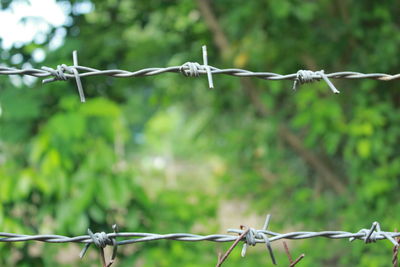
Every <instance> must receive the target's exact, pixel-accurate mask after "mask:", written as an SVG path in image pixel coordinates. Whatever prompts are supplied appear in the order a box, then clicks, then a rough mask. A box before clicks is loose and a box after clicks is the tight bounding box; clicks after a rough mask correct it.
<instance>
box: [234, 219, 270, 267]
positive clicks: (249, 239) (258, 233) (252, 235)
mask: <svg viewBox="0 0 400 267" xmlns="http://www.w3.org/2000/svg"><path fill="white" fill-rule="evenodd" d="M270 219H271V215H269V214H268V215H267V218H266V219H265V223H264V227H263V228H262V230H255V229H253V228H249V230H248V232H247V234H246V235H245V237H244V238H245V241H244V242H245V243H244V244H243V248H242V253H241V255H242V257H244V256H245V255H246V251H247V246H255V245H256V243H257V239H263V240H264V242H265V245H266V246H267V250H268V253H269V256H270V257H271V261H272V263H273V264H275V265H276V260H275V256H274V252H273V251H272V246H271V242H270V241H269V238H268V236H267V235H266V234H265V233H264V232H265V231H267V228H268V225H269V221H270Z"/></svg>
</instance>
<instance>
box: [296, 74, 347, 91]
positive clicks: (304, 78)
mask: <svg viewBox="0 0 400 267" xmlns="http://www.w3.org/2000/svg"><path fill="white" fill-rule="evenodd" d="M321 79H323V80H324V81H325V82H326V83H327V84H328V86H329V88H330V89H331V90H332V92H333V93H335V94H338V93H340V91H339V90H337V89H336V87H335V86H334V85H333V84H332V82H331V81H330V80H329V79H328V76H326V74H325V72H324V70H320V71H311V70H299V71H298V72H297V74H296V78H295V79H294V83H293V90H296V89H297V87H298V85H299V84H300V85H301V84H304V83H311V82H314V81H320V80H321Z"/></svg>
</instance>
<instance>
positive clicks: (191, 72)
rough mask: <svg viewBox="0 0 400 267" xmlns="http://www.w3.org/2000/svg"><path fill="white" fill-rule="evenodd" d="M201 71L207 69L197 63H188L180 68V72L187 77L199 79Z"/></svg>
mask: <svg viewBox="0 0 400 267" xmlns="http://www.w3.org/2000/svg"><path fill="white" fill-rule="evenodd" d="M201 70H205V68H204V67H203V66H202V65H200V64H199V63H197V62H186V63H185V64H183V65H182V66H181V67H180V68H179V71H180V72H181V73H182V74H183V75H185V76H186V77H199V76H200V71H201Z"/></svg>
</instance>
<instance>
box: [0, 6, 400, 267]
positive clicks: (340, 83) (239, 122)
mask: <svg viewBox="0 0 400 267" xmlns="http://www.w3.org/2000/svg"><path fill="white" fill-rule="evenodd" d="M1 9H2V11H1V12H0V23H1V25H2V26H1V28H0V47H1V48H0V49H1V50H0V57H1V60H0V64H1V65H5V66H13V67H17V68H30V67H34V68H40V67H41V66H49V67H52V68H55V67H56V66H57V65H58V64H62V63H65V64H67V65H71V64H72V51H73V50H75V49H76V50H78V56H79V63H80V64H81V65H83V66H89V67H94V68H98V69H113V68H118V69H125V70H138V69H141V68H147V67H165V66H174V65H181V64H183V63H185V62H187V61H192V62H193V61H197V62H200V63H201V62H202V55H201V46H202V45H203V44H205V45H207V47H208V60H209V64H210V65H213V66H216V67H219V68H231V67H235V68H245V69H249V70H253V71H267V72H275V73H280V74H288V73H295V72H297V71H298V70H299V69H311V70H321V69H324V70H325V72H327V73H330V72H335V71H345V70H352V71H359V72H365V73H369V72H379V73H391V74H394V73H398V72H399V70H400V61H399V59H400V58H399V50H400V16H399V15H398V14H399V13H400V4H399V2H398V1H395V0H388V1H355V0H337V1H328V0H323V1H312V0H307V1H300V0H268V1H267V0H265V1H239V0H229V1H228V0H219V1H210V0H197V1H189V0H183V1H172V0H169V1H161V0H150V1H144V0H142V1H130V0H103V1H100V0H90V1H89V0H83V1H80V0H77V1H55V0H40V1H39V0H31V1H27V0H15V1H12V0H1ZM213 77H214V83H215V90H209V89H208V83H207V78H206V77H205V76H202V77H200V78H188V77H184V76H183V75H179V74H163V75H158V76H152V77H138V78H129V79H117V78H111V77H100V76H98V77H86V78H82V82H83V85H84V89H85V93H86V97H87V102H86V103H84V104H81V103H80V102H79V97H78V94H77V89H76V85H75V82H74V80H71V81H69V82H61V81H60V82H55V83H51V84H46V85H42V84H41V80H40V79H36V78H32V77H21V76H11V77H7V76H2V77H0V229H1V231H3V232H12V233H20V234H50V233H53V234H60V235H69V236H75V235H83V234H86V231H87V228H88V227H90V229H91V230H92V231H106V232H112V229H111V226H112V224H114V223H116V224H118V226H119V229H120V231H122V232H128V231H132V232H153V233H174V232H190V233H197V234H212V233H221V234H223V233H226V229H227V228H238V227H239V225H240V224H246V225H249V226H251V227H254V228H258V229H260V228H261V227H262V225H263V223H264V219H265V215H266V214H267V213H271V214H272V221H271V223H270V229H271V230H272V231H275V232H288V231H297V230H298V231H303V230H305V231H307V230H310V231H323V230H344V231H351V232H357V231H359V230H360V229H362V228H369V227H370V226H371V223H372V222H373V221H379V222H380V223H381V225H382V228H383V230H386V231H394V230H395V228H399V227H400V220H399V219H400V203H399V202H398V201H399V200H400V194H399V192H397V191H396V189H397V188H398V187H399V179H398V176H399V173H400V158H398V156H399V153H400V152H399V151H400V149H399V148H400V142H399V136H400V116H399V115H398V114H397V112H398V110H399V106H400V90H399V87H400V83H399V82H396V81H392V82H378V81H373V80H333V79H332V82H333V83H334V84H335V86H336V87H337V88H338V89H339V90H340V91H341V94H339V95H334V94H332V93H331V91H330V89H329V88H328V86H327V85H326V83H324V82H315V83H312V84H305V85H302V86H301V87H300V88H299V90H298V91H297V92H294V91H292V90H291V88H292V84H293V82H292V81H265V80H258V79H239V78H237V77H229V76H222V75H214V76H213ZM288 244H289V247H290V249H291V252H292V254H293V256H294V257H296V256H298V255H300V254H301V253H305V254H306V257H305V258H304V259H303V260H302V261H301V262H300V263H299V264H298V266H390V265H391V257H392V244H391V243H390V242H389V241H380V242H379V244H371V245H366V244H364V243H363V242H362V241H354V242H353V243H349V242H348V241H347V240H331V239H323V238H319V239H315V238H314V239H308V240H299V241H293V242H290V241H289V242H288ZM229 246H230V244H229V243H226V244H225V243H224V244H220V243H211V242H201V243H200V242H196V243H183V242H173V241H156V242H151V243H139V244H134V245H127V246H121V247H120V248H119V254H118V258H117V262H116V263H115V266H120V267H122V266H138V267H140V266H213V265H215V264H216V262H217V253H218V252H224V251H225V250H226V249H227V248H228V247H229ZM82 247H83V245H81V244H43V243H39V242H29V243H11V244H10V243H0V265H1V266H100V259H99V252H98V250H97V249H95V248H94V247H93V246H92V247H91V249H89V251H88V254H87V255H86V256H85V258H84V259H83V260H80V259H79V251H80V250H81V249H82ZM273 248H274V251H275V254H276V257H277V260H278V266H288V260H287V258H286V255H285V253H284V250H283V246H282V242H281V241H278V242H274V243H273ZM256 264H259V265H262V266H270V265H272V264H271V261H270V259H269V256H268V254H267V251H266V249H265V246H263V245H258V246H256V247H254V248H253V247H251V248H250V249H249V251H248V253H247V255H246V258H241V257H240V248H239V247H238V248H236V249H235V250H234V251H233V253H232V255H231V256H230V257H229V258H228V260H227V261H226V263H225V265H226V266H256Z"/></svg>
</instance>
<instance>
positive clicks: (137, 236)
mask: <svg viewBox="0 0 400 267" xmlns="http://www.w3.org/2000/svg"><path fill="white" fill-rule="evenodd" d="M368 231H370V229H362V230H360V231H359V232H357V233H351V232H345V231H321V232H308V231H301V232H290V233H283V234H281V233H276V232H272V231H267V230H256V232H257V233H259V234H264V235H267V236H270V237H269V238H268V240H269V241H270V242H271V243H272V242H274V241H278V240H281V239H292V240H298V239H309V238H316V237H324V238H329V239H346V238H347V239H359V240H363V241H364V242H366V243H369V242H371V241H372V242H375V241H378V240H384V239H388V240H389V241H391V239H394V238H395V237H399V236H400V233H398V232H383V231H373V232H372V234H371V236H370V237H368V233H367V232H368ZM228 232H230V233H235V234H242V233H243V230H240V229H229V230H228ZM106 235H107V237H108V238H110V239H113V238H117V237H119V238H127V239H125V240H121V241H117V242H116V243H117V245H126V244H132V243H139V242H150V241H156V240H174V241H187V242H200V241H211V242H233V241H235V240H236V239H237V236H235V235H227V234H213V235H196V234H190V233H171V234H155V233H142V232H119V233H108V234H106ZM388 237H389V238H388ZM368 240H370V241H369V242H368ZM27 241H39V242H46V243H70V242H72V243H93V239H92V238H91V236H90V235H81V236H75V237H68V236H62V235H21V234H14V233H5V232H0V242H27ZM243 241H246V240H243ZM351 241H352V240H351ZM252 242H254V243H265V239H264V238H257V237H255V238H254V240H253V241H252ZM391 242H392V241H391ZM396 244H397V243H396Z"/></svg>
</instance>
